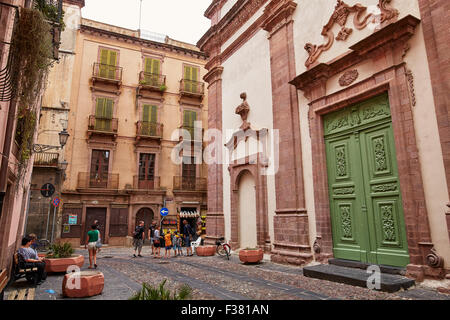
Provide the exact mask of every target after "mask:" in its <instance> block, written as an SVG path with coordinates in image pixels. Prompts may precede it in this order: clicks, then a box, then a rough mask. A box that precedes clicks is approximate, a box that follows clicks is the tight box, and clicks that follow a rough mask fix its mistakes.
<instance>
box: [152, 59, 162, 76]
mask: <svg viewBox="0 0 450 320" xmlns="http://www.w3.org/2000/svg"><path fill="white" fill-rule="evenodd" d="M152 60H153V62H152V73H153V74H160V72H159V71H160V70H159V69H160V65H161V61H159V60H158V59H152Z"/></svg>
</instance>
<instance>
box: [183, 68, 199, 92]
mask: <svg viewBox="0 0 450 320" xmlns="http://www.w3.org/2000/svg"><path fill="white" fill-rule="evenodd" d="M198 75H199V68H197V67H193V66H184V76H183V79H184V90H185V91H187V92H192V93H196V92H198V91H199V90H198V88H197V86H198V83H197V82H198Z"/></svg>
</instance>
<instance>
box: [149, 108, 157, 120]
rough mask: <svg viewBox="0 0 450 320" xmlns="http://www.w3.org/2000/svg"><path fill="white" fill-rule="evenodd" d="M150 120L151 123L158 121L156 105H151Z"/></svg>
mask: <svg viewBox="0 0 450 320" xmlns="http://www.w3.org/2000/svg"><path fill="white" fill-rule="evenodd" d="M150 122H152V123H157V122H158V107H157V106H152V107H151V112H150Z"/></svg>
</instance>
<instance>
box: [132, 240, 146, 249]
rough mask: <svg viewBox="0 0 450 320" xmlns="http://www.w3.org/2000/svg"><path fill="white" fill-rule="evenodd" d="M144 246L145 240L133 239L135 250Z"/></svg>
mask: <svg viewBox="0 0 450 320" xmlns="http://www.w3.org/2000/svg"><path fill="white" fill-rule="evenodd" d="M143 245H144V239H133V247H134V250H136V249H142V246H143Z"/></svg>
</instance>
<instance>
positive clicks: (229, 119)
mask: <svg viewBox="0 0 450 320" xmlns="http://www.w3.org/2000/svg"><path fill="white" fill-rule="evenodd" d="M223 67H224V71H223V74H222V92H223V95H222V128H223V132H224V133H226V134H227V135H225V134H224V143H226V142H228V139H229V138H230V137H231V134H232V133H233V132H234V131H236V130H237V129H238V128H239V127H240V125H241V123H242V121H241V118H240V117H239V115H236V114H235V108H236V107H237V106H238V105H239V104H240V103H242V100H241V99H240V97H239V96H240V94H241V93H242V92H246V93H247V102H248V103H249V105H250V113H249V115H248V121H249V122H250V123H251V124H252V129H254V130H259V129H262V128H268V129H271V128H272V127H273V116H272V89H271V88H272V85H271V71H270V48H269V42H268V41H267V35H266V32H265V31H263V30H261V31H259V32H258V33H257V34H256V35H255V36H254V37H253V38H251V39H250V40H249V41H248V42H247V43H246V44H244V45H243V46H242V48H240V50H238V51H236V53H234V54H233V55H232V56H231V57H230V58H228V59H227V60H226V61H225V62H224V63H223ZM227 131H228V132H227ZM270 134H272V133H270ZM241 144H243V143H241ZM240 148H243V147H242V146H239V149H238V152H237V154H234V155H232V156H233V158H242V156H243V154H242V151H243V150H242V149H240ZM252 148H254V147H251V148H250V150H251V149H252ZM253 150H255V149H253ZM224 154H225V155H226V153H224ZM248 155H251V153H250V152H249V154H248ZM223 186H224V188H223V199H224V200H223V201H224V215H225V237H226V239H230V238H231V232H232V231H231V217H230V212H231V207H230V174H229V172H228V170H226V167H225V168H224V170H223ZM267 193H268V214H269V220H268V221H269V234H270V238H271V239H273V238H274V233H273V215H274V212H275V207H276V204H275V176H273V175H269V176H267ZM255 230H256V226H255Z"/></svg>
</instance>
